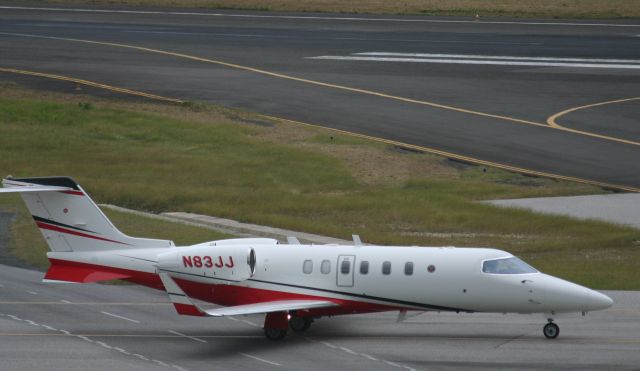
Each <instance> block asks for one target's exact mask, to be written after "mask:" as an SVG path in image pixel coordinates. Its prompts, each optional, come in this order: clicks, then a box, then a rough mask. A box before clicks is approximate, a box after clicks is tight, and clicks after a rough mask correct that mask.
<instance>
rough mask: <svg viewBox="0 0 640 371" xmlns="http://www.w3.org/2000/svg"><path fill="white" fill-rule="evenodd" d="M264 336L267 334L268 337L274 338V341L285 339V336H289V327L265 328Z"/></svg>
mask: <svg viewBox="0 0 640 371" xmlns="http://www.w3.org/2000/svg"><path fill="white" fill-rule="evenodd" d="M264 336H266V337H267V339H269V340H273V341H277V340H282V339H284V337H285V336H287V329H286V328H285V329H281V328H265V329H264Z"/></svg>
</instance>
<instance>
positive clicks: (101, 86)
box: [0, 67, 184, 104]
mask: <svg viewBox="0 0 640 371" xmlns="http://www.w3.org/2000/svg"><path fill="white" fill-rule="evenodd" d="M0 72H7V73H15V74H20V75H27V76H38V77H45V78H48V79H53V80H60V81H67V82H73V83H76V84H81V85H86V86H91V87H94V88H99V89H105V90H110V91H114V92H118V93H123V94H129V95H136V96H140V97H145V98H149V99H155V100H160V101H165V102H171V103H178V104H182V103H184V101H183V100H180V99H174V98H167V97H163V96H160V95H155V94H149V93H144V92H141V91H136V90H131V89H125V88H118V87H115V86H111V85H107V84H101V83H97V82H93V81H89V80H82V79H77V78H74V77H67V76H62V75H54V74H50V73H43V72H34V71H27V70H19V69H15V68H2V67H0Z"/></svg>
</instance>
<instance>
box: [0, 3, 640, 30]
mask: <svg viewBox="0 0 640 371" xmlns="http://www.w3.org/2000/svg"><path fill="white" fill-rule="evenodd" d="M0 9H12V10H44V11H50V12H72V13H113V14H149V15H151V14H159V15H182V16H203V17H230V18H274V19H301V20H305V19H307V20H327V21H358V22H408V23H414V22H417V23H473V24H477V25H482V24H506V25H528V26H569V27H640V24H629V23H626V24H622V23H579V22H531V21H528V22H527V21H524V22H519V21H476V20H475V19H474V20H462V19H461V20H455V19H416V18H409V19H407V18H367V17H337V16H313V15H308V16H307V15H275V14H273V15H269V14H237V13H236V14H227V13H197V12H176V11H150V10H116V9H82V8H38V7H27V6H0Z"/></svg>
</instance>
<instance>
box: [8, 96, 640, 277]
mask: <svg viewBox="0 0 640 371" xmlns="http://www.w3.org/2000/svg"><path fill="white" fill-rule="evenodd" d="M26 95H27V96H28V94H26ZM83 99H85V98H83ZM48 100H50V101H42V100H34V99H33V98H25V97H24V96H23V97H22V98H15V97H11V94H9V93H7V94H6V97H5V98H2V95H0V171H1V172H3V173H5V174H13V175H14V176H45V175H71V176H73V177H74V178H75V179H76V180H77V181H79V182H80V183H81V184H82V185H83V187H84V188H85V189H86V190H88V192H90V193H91V194H92V196H93V197H94V199H95V200H97V202H102V203H111V204H115V205H119V206H123V207H129V208H134V209H139V210H147V211H154V212H161V211H187V212H195V213H202V214H209V215H215V216H220V217H227V218H232V219H237V220H240V221H245V222H252V223H257V224H264V225H272V226H278V227H283V228H289V229H293V230H300V231H306V232H312V233H319V234H324V235H330V236H336V237H342V238H349V236H350V235H351V234H352V233H357V234H360V235H361V236H362V237H363V239H364V240H365V241H366V242H372V243H381V244H402V245H456V246H495V247H499V248H502V249H505V250H507V251H510V252H512V253H514V254H517V255H519V256H521V257H523V258H524V259H525V260H527V261H529V262H530V263H532V264H533V265H534V266H536V267H538V268H539V269H541V270H543V271H545V272H547V273H550V274H554V275H559V276H561V277H564V278H567V279H570V280H573V281H576V282H579V283H583V284H587V285H590V286H592V287H595V288H618V289H638V288H640V259H639V258H640V247H639V246H638V243H639V242H638V241H640V231H639V230H635V229H631V228H623V227H619V226H614V225H610V224H606V223H601V222H595V221H582V222H581V221H576V220H572V219H570V218H565V217H559V216H543V215H537V214H533V213H531V212H527V211H523V210H517V209H502V208H496V207H492V206H489V205H486V204H482V203H478V202H476V201H479V200H485V199H494V198H512V197H531V196H550V195H567V194H585V193H595V192H602V190H599V189H597V188H594V187H590V186H586V185H580V184H573V183H568V182H559V181H555V180H551V179H543V178H531V177H526V176H522V175H519V174H514V173H509V172H505V171H501V170H497V169H492V168H488V169H486V171H484V170H483V169H482V168H480V167H476V166H468V165H461V164H458V163H453V162H451V161H448V160H447V159H444V158H439V157H435V156H431V155H426V154H415V153H406V154H405V153H399V151H398V150H397V149H394V148H390V147H388V146H382V145H380V144H379V143H371V142H368V141H363V140H360V139H357V140H355V139H347V138H344V139H343V138H341V137H337V138H338V139H337V140H336V139H335V138H334V140H330V139H329V140H327V139H326V138H328V136H329V135H331V134H330V133H329V132H328V131H323V130H319V129H318V130H314V129H301V128H299V127H295V126H293V125H289V126H287V125H285V124H284V123H275V124H274V125H273V126H271V127H267V126H260V125H251V124H247V123H242V122H241V121H242V120H240V121H234V120H232V119H230V117H245V118H246V116H247V115H249V114H247V113H238V112H231V111H227V110H221V109H219V108H216V107H211V106H206V105H204V106H199V108H198V111H199V112H193V110H192V108H190V107H175V106H160V105H151V106H149V105H136V104H117V103H109V102H105V101H101V100H97V99H94V100H91V99H89V100H86V99H85V101H87V102H89V103H91V105H90V107H86V106H84V107H82V106H79V105H78V104H77V103H64V102H54V101H55V99H48ZM66 100H67V101H69V100H70V99H67V98H66ZM71 100H72V99H71ZM151 111H155V112H161V113H156V114H152V113H148V112H151ZM283 138H286V139H283ZM345 151H346V152H345ZM345 153H347V155H345ZM359 153H365V154H366V156H367V157H365V158H359V159H358V160H359V161H353V157H354V156H356V157H357V155H358V154H359ZM375 156H378V157H379V158H380V159H381V160H380V166H377V167H376V166H374V169H375V171H379V172H380V173H379V174H374V176H378V177H379V178H380V179H386V177H388V176H396V175H394V174H396V173H394V171H396V170H397V169H398V168H401V167H406V169H407V171H406V173H407V174H408V175H407V174H405V178H402V179H403V180H402V181H389V182H373V183H367V182H363V181H362V180H361V179H360V178H359V177H358V176H356V175H354V174H358V171H359V170H358V169H359V168H358V166H364V165H367V166H370V165H371V164H370V163H368V161H367V160H369V159H372V158H378V157H375ZM345 158H348V159H349V160H348V161H347V160H345ZM385 158H390V159H392V160H393V161H389V165H384V164H385V163H386V162H385V161H383V160H384V159H385ZM376 161H378V160H376ZM376 164H377V163H376ZM376 164H374V165H376ZM425 166H426V167H427V168H426V169H427V170H420V169H423V168H424V167H425ZM365 169H370V167H369V168H367V167H365ZM416 169H418V170H416ZM367 171H369V170H367ZM389 174H391V175H389ZM443 174H444V175H443ZM111 214H112V213H111V212H110V215H111ZM113 216H114V218H116V224H118V220H117V218H118V217H123V216H118V215H117V213H114V214H113ZM149 223H151V224H153V223H156V221H153V222H149ZM17 224H18V225H20V222H18V223H17ZM122 226H123V227H124V226H126V227H127V228H129V227H134V225H133V223H130V222H127V221H125V222H124V223H123V224H122ZM165 229H167V227H166V225H163V226H161V227H159V228H158V229H157V230H156V231H153V232H154V233H146V232H145V233H142V234H144V235H148V236H150V237H160V238H165V237H167V236H165V235H163V232H165ZM147 231H148V232H152V230H151V229H148V230H147ZM127 232H128V233H129V234H132V235H140V234H141V233H140V232H141V231H138V230H137V229H135V228H134V229H132V230H127ZM155 232H157V233H155ZM207 233H212V234H213V232H207ZM195 237H196V235H195V234H194V238H193V239H191V240H189V242H196V240H199V241H201V240H207V239H212V238H213V237H207V236H203V235H202V236H201V235H197V237H198V238H195ZM201 237H202V238H201ZM25 238H26V237H25ZM31 243H32V242H29V243H28V244H27V245H29V244H31ZM33 244H35V240H34V242H33ZM41 252H42V251H40V252H38V253H37V254H41ZM20 253H21V254H23V252H20ZM24 254H27V253H26V252H24ZM37 254H36V255H37ZM26 258H27V259H35V257H34V255H29V256H26Z"/></svg>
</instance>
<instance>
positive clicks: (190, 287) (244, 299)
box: [174, 278, 403, 317]
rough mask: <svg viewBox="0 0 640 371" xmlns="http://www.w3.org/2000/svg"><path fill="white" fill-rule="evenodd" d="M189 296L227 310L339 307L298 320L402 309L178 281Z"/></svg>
mask: <svg viewBox="0 0 640 371" xmlns="http://www.w3.org/2000/svg"><path fill="white" fill-rule="evenodd" d="M174 280H175V281H176V283H177V284H178V285H179V286H180V288H182V290H184V292H185V293H186V294H187V296H189V297H192V298H196V299H200V300H204V301H208V302H210V303H215V304H218V305H224V306H234V305H243V304H255V303H264V302H270V301H276V300H327V301H331V302H334V303H336V304H338V305H339V306H336V307H329V308H318V309H308V310H302V311H298V315H299V316H311V317H316V316H330V315H338V314H351V313H369V312H384V311H389V310H399V309H403V308H402V307H399V306H391V305H385V304H375V303H369V302H363V301H356V300H348V299H336V298H332V297H327V296H321V295H309V294H299V293H294V292H288V291H276V290H267V289H258V288H254V287H244V286H234V285H227V284H222V285H212V284H208V283H201V282H193V281H189V280H184V279H175V278H174Z"/></svg>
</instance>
